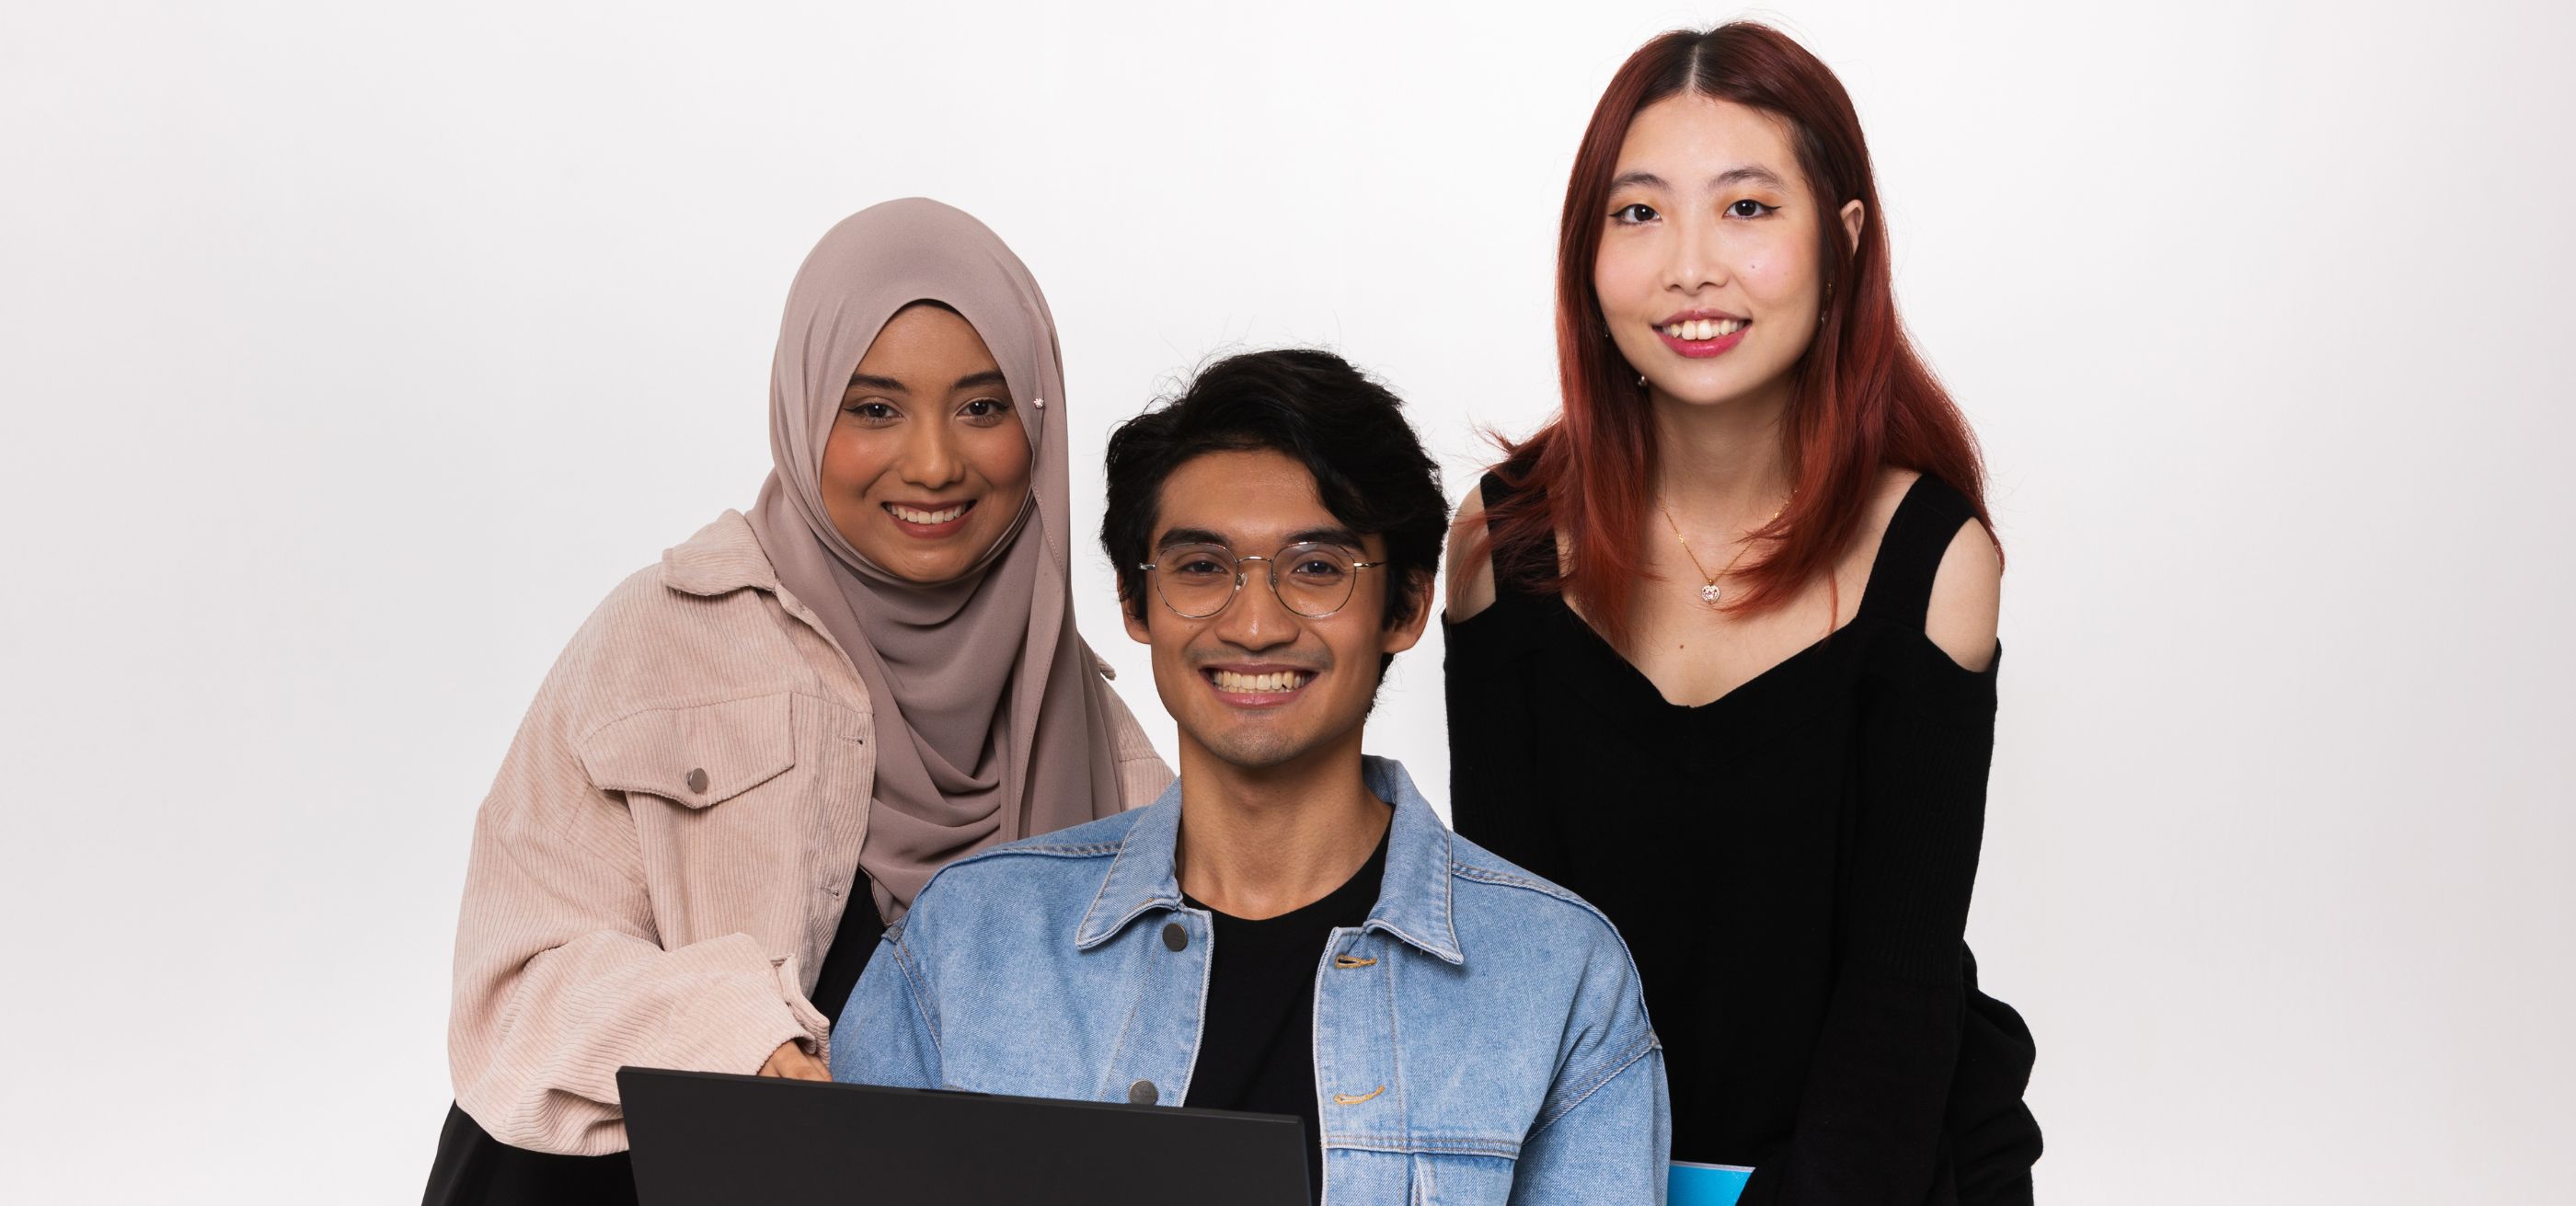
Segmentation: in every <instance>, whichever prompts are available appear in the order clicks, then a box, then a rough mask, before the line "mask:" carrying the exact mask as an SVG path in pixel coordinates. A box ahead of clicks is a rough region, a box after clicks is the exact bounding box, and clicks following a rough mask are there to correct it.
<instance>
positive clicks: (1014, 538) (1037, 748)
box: [751, 197, 1119, 921]
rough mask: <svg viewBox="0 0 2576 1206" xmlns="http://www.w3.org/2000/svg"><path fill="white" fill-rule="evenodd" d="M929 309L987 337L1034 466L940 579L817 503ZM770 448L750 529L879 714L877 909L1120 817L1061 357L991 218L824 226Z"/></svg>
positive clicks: (902, 212) (872, 868) (913, 201)
mask: <svg viewBox="0 0 2576 1206" xmlns="http://www.w3.org/2000/svg"><path fill="white" fill-rule="evenodd" d="M917 301H937V302H940V303H942V304H945V305H946V306H948V307H949V308H950V309H953V310H955V311H957V313H958V314H959V315H960V316H962V317H964V318H965V319H966V321H967V323H968V324H969V325H971V326H973V327H974V328H975V332H976V334H978V335H981V336H982V337H983V339H984V346H985V347H986V348H988V349H990V350H991V351H992V353H993V359H994V361H995V362H997V363H998V364H999V365H1000V366H1001V369H1002V376H1003V379H1004V380H1006V381H1007V382H1008V383H1009V385H1010V389H1011V400H1012V401H1013V402H1015V403H1016V404H1017V413H1018V415H1019V418H1020V425H1021V429H1022V430H1023V431H1024V432H1026V433H1027V435H1028V438H1029V454H1030V455H1029V462H1030V481H1029V499H1028V501H1027V503H1026V504H1024V505H1023V507H1022V510H1021V512H1020V516H1019V519H1018V520H1017V521H1016V522H1015V523H1014V524H1013V526H1012V528H1011V529H1010V531H1008V532H1006V533H1005V534H1004V535H1003V536H1002V538H1001V540H1000V541H999V542H998V543H996V544H995V545H994V546H993V547H992V548H991V549H989V550H987V551H986V552H985V554H984V556H983V558H982V559H981V560H979V561H978V562H977V563H976V564H975V566H974V568H973V569H971V570H969V571H968V572H967V573H966V574H965V575H963V576H962V577H960V578H958V579H956V580H955V581H951V582H943V583H937V584H932V585H923V584H920V583H914V582H908V581H906V580H904V579H902V578H898V577H896V576H895V575H893V574H891V573H889V572H887V571H886V570H884V569H883V568H881V567H879V566H877V565H875V564H874V563H872V562H870V561H869V560H868V559H867V558H866V557H863V556H861V555H860V554H859V552H858V550H856V549H854V548H852V547H850V543H849V541H848V540H846V539H844V538H843V537H842V536H841V533H840V530H839V529H837V528H835V527H834V526H832V517H831V514H830V513H829V512H828V511H826V510H825V509H824V507H823V497H822V492H821V479H822V466H823V444H824V440H825V439H826V437H827V436H829V435H830V433H831V430H832V419H833V416H834V415H835V414H836V413H837V412H838V411H839V409H840V404H841V397H842V392H843V391H844V390H845V389H846V388H847V387H848V385H849V380H850V374H851V373H852V372H855V371H856V370H857V369H858V364H859V358H860V357H862V356H864V355H866V353H867V350H868V347H869V345H870V344H873V343H875V342H876V337H877V333H878V332H879V331H881V330H883V329H884V328H885V325H886V323H887V321H888V320H890V319H892V318H893V317H894V315H895V312H896V311H898V310H901V309H902V308H904V307H905V306H907V305H910V304H912V303H914V302H917ZM769 452H770V459H771V470H770V475H769V480H768V481H767V482H766V483H765V484H763V485H762V486H761V488H760V501H759V502H758V504H756V505H755V506H754V507H753V508H752V513H751V526H752V530H753V531H754V532H755V533H757V534H758V535H759V538H760V544H761V548H762V550H763V551H764V552H766V553H767V554H768V555H769V560H770V563H771V564H772V565H774V566H776V567H777V570H778V580H779V582H780V583H781V584H782V585H784V586H785V587H786V588H787V591H788V593H790V594H792V595H794V596H795V597H796V598H797V599H799V600H801V601H803V602H804V604H805V605H806V606H807V607H809V608H811V609H812V610H813V612H814V614H815V615H816V617H817V618H819V619H820V620H822V622H823V627H824V629H825V631H827V632H829V633H830V634H831V635H832V638H833V639H834V640H835V641H838V642H839V643H840V646H841V650H842V652H844V653H846V654H848V655H849V658H850V661H851V664H852V665H853V666H854V667H856V668H857V670H858V672H859V675H860V677H861V678H863V679H865V680H866V682H867V685H868V691H869V693H870V695H871V697H872V698H873V700H874V704H875V709H876V717H875V721H876V734H877V738H876V747H877V749H876V753H877V767H876V789H875V800H874V803H873V805H872V808H873V811H872V813H871V814H870V817H869V821H868V836H867V841H866V843H865V844H864V845H863V846H862V847H861V848H860V850H859V865H860V867H861V868H862V869H863V870H865V871H866V873H867V876H868V879H869V880H870V881H871V883H872V884H873V886H874V889H875V895H876V904H877V912H878V913H879V914H880V915H881V916H883V917H884V918H885V919H886V920H888V921H892V920H894V919H895V918H897V917H900V916H902V915H903V912H904V911H905V910H906V909H909V908H911V907H912V898H913V894H914V893H916V892H919V891H920V890H921V885H922V883H923V882H924V881H926V880H928V879H929V878H930V873H931V872H933V871H936V870H938V869H939V868H940V867H941V866H943V865H945V864H946V863H947V862H949V860H951V859H954V858H957V857H958V856H960V855H963V854H967V853H969V852H971V851H974V850H978V849H981V848H983V847H985V846H987V845H990V844H993V843H995V842H1007V841H1011V840H1014V839H1017V838H1021V837H1026V836H1028V835H1030V834H1034V833H1045V832H1048V831H1050V830H1054V829H1061V828H1064V827H1066V826H1068V825H1075V824H1080V823H1081V822H1084V821H1088V820H1091V819H1093V818H1095V817H1103V816H1107V815H1109V814H1111V813H1113V812H1116V811H1118V806H1119V804H1118V786H1117V777H1116V771H1117V763H1116V759H1115V756H1114V754H1113V751H1112V750H1111V747H1110V745H1109V725H1108V710H1107V708H1106V707H1105V706H1104V704H1105V701H1104V694H1105V693H1106V692H1107V691H1108V689H1109V688H1108V685H1107V684H1106V683H1104V682H1102V681H1101V679H1100V674H1099V672H1098V670H1097V669H1096V665H1097V663H1095V662H1094V661H1093V659H1092V654H1091V650H1090V649H1089V648H1088V647H1087V646H1085V645H1084V644H1083V643H1082V637H1081V635H1080V634H1079V633H1077V632H1076V631H1075V630H1074V626H1073V601H1072V598H1071V592H1072V576H1071V561H1070V559H1069V558H1068V556H1067V549H1068V547H1069V541H1070V539H1071V535H1072V522H1071V520H1072V514H1071V508H1070V507H1069V506H1068V504H1067V498H1068V486H1067V478H1068V475H1067V472H1066V467H1065V466H1066V462H1065V417H1064V360H1063V357H1062V356H1061V355H1060V354H1059V353H1058V352H1057V350H1056V335H1055V319H1054V317H1053V316H1052V315H1050V314H1049V313H1048V312H1047V304H1046V298H1044V297H1043V296H1041V295H1040V294H1039V293H1038V283H1037V281H1036V280H1035V279H1033V278H1031V277H1030V276H1029V270H1028V268H1027V267H1026V266H1025V265H1023V264H1021V263H1020V260H1019V257H1018V256H1015V255H1013V254H1011V249H1010V248H1009V247H1006V246H1004V245H1003V243H1002V240H1001V239H1000V238H998V237H996V236H995V235H994V234H993V232H992V231H990V230H987V229H985V227H984V224H983V223H981V222H978V221H976V220H975V219H974V218H972V217H970V216H968V215H966V214H965V213H962V212H960V211H958V210H955V209H952V208H950V207H948V206H945V205H942V204H940V203H938V202H936V201H930V200H926V199H923V198H919V197H912V198H906V199H904V200H901V201H888V202H886V203H885V204H883V205H877V206H872V207H870V208H868V209H864V210H861V211H859V212H858V213H856V214H852V215H851V216H850V217H848V218H845V219H843V220H842V221H841V223H840V224H839V225H837V226H834V227H833V228H832V229H831V230H830V231H829V232H828V233H826V234H825V235H824V236H823V241H822V242H820V243H817V244H815V246H814V251H813V253H812V254H810V255H808V256H806V257H805V265H804V267H802V268H800V269H798V270H797V272H796V282H795V284H793V285H792V286H790V287H789V288H788V292H787V316H786V319H785V321H784V322H783V323H781V325H780V327H779V332H778V357H777V360H776V361H775V363H774V364H773V366H772V368H771V370H770V378H769Z"/></svg>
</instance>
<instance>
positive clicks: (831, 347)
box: [428, 199, 1172, 1202]
mask: <svg viewBox="0 0 2576 1206" xmlns="http://www.w3.org/2000/svg"><path fill="white" fill-rule="evenodd" d="M1063 399H1064V388H1063V366H1062V363H1061V359H1060V357H1059V356H1058V354H1057V350H1056V336H1055V324H1054V320H1053V319H1052V318H1051V317H1050V315H1049V314H1048V311H1047V306H1046V300H1045V298H1044V297H1042V296H1040V294H1039V292H1038V287H1037V282H1036V281H1035V280H1033V279H1031V277H1030V276H1029V272H1028V269H1027V268H1026V267H1024V266H1023V265H1022V264H1021V263H1020V261H1019V259H1018V257H1016V256H1014V255H1012V254H1011V251H1010V249H1009V248H1008V247H1006V246H1004V245H1003V243H1002V241H1001V240H1000V239H999V238H997V237H995V236H994V234H993V233H992V232H991V231H990V230H987V229H985V227H984V226H983V224H982V223H979V222H977V221H976V220H975V219H974V218H972V217H969V216H967V215H966V214H964V213H961V212H959V211H957V210H955V209H951V208H949V207H947V206H945V205H941V204H939V203H937V202H933V201H927V200H921V199H910V200H903V201H892V202H888V203H886V204H883V205H879V206H876V207H874V208H871V209H868V210H865V211H862V212H861V213H858V214H856V215H853V216H852V217H850V218H848V219H846V220H844V221H843V222H841V223H840V224H839V225H838V226H835V227H833V228H832V230H831V231H830V232H829V233H827V234H826V235H824V236H823V240H822V242H821V243H820V244H818V245H817V246H816V247H815V248H814V251H813V253H812V254H811V255H809V256H808V257H807V258H806V260H805V264H804V267H803V268H802V269H800V270H799V271H798V272H797V275H796V281H795V284H794V285H793V286H792V287H791V289H790V290H789V294H788V300H787V313H786V319H785V322H784V323H783V325H782V327H781V329H780V332H779V339H778V354H777V359H776V362H775V364H774V366H773V369H772V372H771V377H770V397H769V420H770V453H771V457H772V460H773V465H772V471H771V474H770V477H769V480H768V481H767V483H766V484H764V485H763V486H762V488H761V491H760V497H759V501H758V502H757V503H756V504H755V505H754V506H753V508H752V511H751V513H750V514H749V515H748V516H745V515H742V514H738V513H734V512H727V513H726V514H724V515H723V516H722V517H720V518H718V519H717V520H716V521H715V522H714V523H712V524H709V525H708V526H707V527H706V528H705V529H703V530H701V531H700V532H698V534H697V535H695V536H693V537H691V538H689V540H688V541H687V542H685V543H683V544H681V545H679V546H678V547H676V548H673V549H671V550H669V551H668V552H666V553H664V554H663V556H662V560H661V563H660V564H659V565H656V566H653V567H650V568H647V569H645V570H644V571H642V572H640V573H638V574H636V575H635V576H633V577H631V578H628V579H627V580H626V581H625V582H624V583H623V584H622V585H620V586H619V587H618V588H617V590H616V591H615V592H614V593H612V594H611V595H610V596H609V598H608V600H607V602H605V603H603V604H601V605H600V607H599V610H598V611H597V612H596V613H594V614H593V615H592V616H591V618H590V620H589V622H588V623H586V624H584V625H583V626H582V629H581V631H580V632H579V633H577V634H576V635H575V636H574V637H573V640H572V643H571V645H570V646H569V647H568V648H567V649H566V650H565V651H564V654H563V656H562V658H561V659H560V660H559V661H557V663H556V664H555V667H554V670H553V671H552V672H551V673H550V674H549V675H548V676H547V678H546V681H545V684H544V686H542V687H541V688H540V689H539V691H538V694H537V699H536V702H535V704H534V705H533V706H531V707H530V709H529V711H528V715H527V719H526V720H525V721H524V722H523V723H522V724H521V726H520V729H519V734H518V737H517V740H516V741H514V742H513V743H512V746H511V749H510V752H509V755H508V757H507V758H506V759H505V760H504V762H503V764H502V767H501V772H500V775H499V778H498V779H497V781H496V782H495V783H494V785H493V788H492V793H491V795H490V796H489V797H487V798H486V799H485V800H484V802H483V807H482V810H481V812H480V813H479V814H478V816H477V817H476V820H475V828H474V845H473V854H472V861H471V865H470V867H469V869H468V871H467V877H466V885H465V905H464V910H463V918H462V920H461V922H460V923H459V926H458V931H457V943H456V987H455V998H454V1001H453V1012H452V1016H451V1019H450V1023H449V1031H448V1057H449V1064H450V1068H451V1071H452V1072H453V1074H454V1078H455V1083H456V1098H457V1108H456V1109H455V1110H452V1111H451V1112H450V1114H449V1118H448V1125H447V1131H446V1133H445V1134H444V1135H443V1136H442V1137H441V1142H440V1151H439V1159H438V1164H437V1167H436V1168H435V1169H434V1170H433V1171H432V1173H431V1179H430V1186H429V1195H428V1197H429V1200H430V1201H433V1202H515V1201H545V1202H567V1201H618V1200H623V1201H632V1200H633V1194H634V1190H633V1181H632V1174H631V1173H630V1172H629V1171H628V1170H627V1168H626V1161H625V1156H624V1154H623V1153H624V1149H625V1147H626V1135H625V1127H624V1122H623V1118H622V1115H621V1114H620V1112H619V1109H618V1102H617V1089H616V1080H615V1078H616V1072H617V1069H618V1068H619V1067H620V1066H621V1065H627V1064H638V1065H649V1066H655V1067H666V1068H683V1069H694V1070H702V1071H714V1072H738V1073H753V1072H757V1073H761V1074H764V1075H777V1076H793V1077H802V1078H806V1079H815V1080H823V1079H829V1076H828V1073H827V1072H826V1068H827V1067H828V1066H829V1065H828V1059H829V1054H828V1050H829V1043H830V1041H831V1035H830V1033H829V1022H828V1019H830V1018H832V1017H835V1016H837V1015H838V1014H839V1012H840V1009H841V1005H842V1002H843V1001H844V1000H845V999H846V998H847V996H848V995H849V991H850V988H851V986H852V985H853V984H855V983H856V982H857V980H858V977H859V972H860V970H861V969H862V968H863V967H864V966H865V964H866V961H867V958H868V955H869V954H870V952H871V951H872V950H873V949H874V947H875V944H876V939H877V935H878V932H879V931H880V930H882V929H883V927H884V925H885V924H886V923H887V922H890V921H892V920H893V919H895V918H897V917H900V916H901V915H902V913H903V911H904V910H905V909H906V908H907V907H909V906H910V904H911V901H912V895H913V893H914V892H916V891H918V890H919V889H920V887H921V885H922V883H923V881H925V880H926V879H928V878H929V876H930V873H931V872H932V871H934V870H936V869H938V868H939V867H940V866H941V865H942V864H944V863H946V862H947V861H948V860H950V859H953V858H956V857H958V856H960V855H963V854H966V853H969V852H971V851H974V850H978V849H981V848H983V847H984V846H987V845H991V844H994V843H997V842H1006V841H1011V840H1013V839H1016V838H1020V837H1023V836H1027V835H1030V834H1035V833H1042V832H1046V831H1048V830H1053V829H1059V828H1063V827H1065V826H1068V825H1073V824H1078V823H1080V822H1083V821H1088V820H1091V819H1094V818H1097V817H1101V816H1106V815H1109V814H1111V813H1113V812H1116V811H1118V810H1119V809H1121V808H1124V807H1129V806H1133V805H1138V804H1143V803H1146V802H1148V801H1151V800H1152V799H1153V798H1154V797H1155V796H1156V795H1157V794H1159V793H1160V792H1161V791H1162V789H1163V787H1164V786H1165V785H1166V784H1168V783H1169V782H1170V781H1171V778H1172V775H1171V771H1170V770H1169V769H1168V768H1167V767H1166V766H1165V765H1164V764H1163V762H1162V760H1161V758H1159V757H1158V756H1156V755H1155V753H1154V751H1153V748H1152V746H1151V745H1149V744H1148V743H1147V741H1146V739H1145V736H1144V734H1143V732H1142V730H1141V729H1139V728H1138V727H1137V724H1136V722H1135V719H1134V718H1133V717H1132V716H1131V715H1129V713H1128V711H1127V709H1126V707H1125V706H1124V705H1123V704H1121V703H1120V702H1119V699H1118V697H1117V695H1116V694H1115V693H1114V692H1112V691H1111V690H1110V689H1109V687H1108V686H1107V684H1105V683H1104V682H1103V681H1102V673H1103V672H1102V669H1101V665H1100V663H1099V662H1098V661H1097V660H1096V659H1095V658H1094V656H1093V655H1092V653H1091V651H1090V649H1089V648H1088V647H1086V646H1085V645H1084V644H1083V642H1082V638H1081V637H1080V635H1079V634H1078V633H1077V632H1076V631H1075V628H1074V616H1073V605H1072V600H1071V598H1070V576H1069V570H1068V562H1067V559H1066V551H1067V549H1068V547H1069V545H1068V535H1069V533H1070V532H1071V531H1072V525H1071V516H1070V514H1069V507H1068V503H1067V484H1066V478H1067V472H1066V461H1065V415H1064V403H1063ZM584 1156H586V1157H606V1158H596V1159H588V1160H583V1159H576V1158H574V1157H584Z"/></svg>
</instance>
